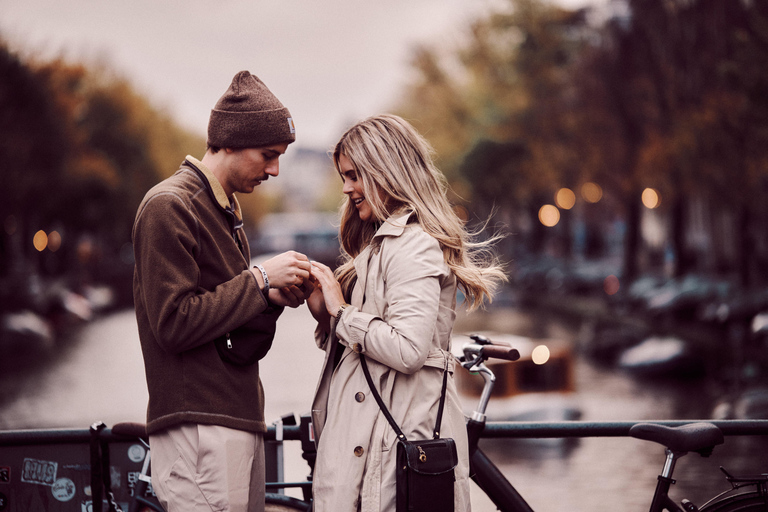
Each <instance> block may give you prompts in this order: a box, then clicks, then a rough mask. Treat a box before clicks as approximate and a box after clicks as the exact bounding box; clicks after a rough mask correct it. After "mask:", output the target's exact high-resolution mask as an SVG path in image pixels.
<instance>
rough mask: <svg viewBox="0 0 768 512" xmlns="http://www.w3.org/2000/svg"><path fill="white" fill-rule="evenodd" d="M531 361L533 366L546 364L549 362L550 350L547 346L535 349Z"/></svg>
mask: <svg viewBox="0 0 768 512" xmlns="http://www.w3.org/2000/svg"><path fill="white" fill-rule="evenodd" d="M531 360H532V361H533V364H544V363H546V362H547V361H549V349H548V348H547V347H546V345H539V346H538V347H536V348H534V349H533V352H532V353H531Z"/></svg>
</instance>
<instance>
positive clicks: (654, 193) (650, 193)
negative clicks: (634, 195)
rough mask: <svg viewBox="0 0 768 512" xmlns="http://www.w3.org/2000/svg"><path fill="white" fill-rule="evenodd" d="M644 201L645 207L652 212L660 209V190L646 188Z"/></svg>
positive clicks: (643, 196)
mask: <svg viewBox="0 0 768 512" xmlns="http://www.w3.org/2000/svg"><path fill="white" fill-rule="evenodd" d="M642 200H643V205H645V207H646V208H649V209H651V210H653V209H654V208H658V207H659V205H660V204H661V196H660V195H659V192H658V190H656V189H653V188H646V189H645V190H643V195H642Z"/></svg>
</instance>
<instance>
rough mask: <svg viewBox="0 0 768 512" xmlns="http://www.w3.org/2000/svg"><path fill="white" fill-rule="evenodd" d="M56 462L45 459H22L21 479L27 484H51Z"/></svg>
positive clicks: (54, 477)
mask: <svg viewBox="0 0 768 512" xmlns="http://www.w3.org/2000/svg"><path fill="white" fill-rule="evenodd" d="M57 467H58V463H56V462H50V461H47V460H37V459H24V466H23V467H22V469H21V481H22V482H26V483H28V484H40V485H53V483H54V482H55V481H56V469H57Z"/></svg>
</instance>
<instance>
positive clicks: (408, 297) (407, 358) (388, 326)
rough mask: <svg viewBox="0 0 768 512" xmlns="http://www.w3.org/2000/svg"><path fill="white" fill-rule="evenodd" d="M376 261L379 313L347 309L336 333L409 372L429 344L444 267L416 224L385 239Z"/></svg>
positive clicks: (434, 243)
mask: <svg viewBox="0 0 768 512" xmlns="http://www.w3.org/2000/svg"><path fill="white" fill-rule="evenodd" d="M380 263H381V276H380V278H381V279H382V280H383V286H381V285H380V286H379V287H380V288H381V289H382V290H384V299H385V302H386V308H385V311H384V312H383V315H382V316H376V315H372V314H369V313H365V312H362V311H359V310H357V309H356V308H347V311H345V312H344V315H343V316H342V318H341V321H340V322H339V324H338V325H337V327H336V334H337V336H338V337H339V338H340V339H341V340H342V341H343V342H345V343H346V344H348V345H349V346H351V347H352V348H353V350H355V351H359V352H363V353H365V354H366V355H368V356H369V357H371V358H373V359H375V360H376V361H379V362H380V363H383V364H386V365H387V366H389V367H390V368H393V369H395V370H397V371H399V372H402V373H406V374H410V373H414V372H416V371H417V370H419V369H420V368H421V367H422V366H423V365H424V363H425V361H426V360H427V356H428V354H429V352H430V350H431V348H432V339H433V337H434V331H435V324H436V321H437V316H438V312H439V308H440V291H441V282H442V280H443V279H444V277H445V276H446V275H447V274H448V272H449V270H448V268H447V266H446V264H445V262H444V260H443V253H442V251H441V250H440V245H439V244H438V242H437V240H435V239H434V238H432V237H431V236H430V235H428V234H426V233H425V232H424V231H422V230H421V229H418V228H412V229H406V230H405V232H404V233H403V234H402V235H401V236H399V237H390V238H385V239H384V241H383V242H382V246H381V259H380Z"/></svg>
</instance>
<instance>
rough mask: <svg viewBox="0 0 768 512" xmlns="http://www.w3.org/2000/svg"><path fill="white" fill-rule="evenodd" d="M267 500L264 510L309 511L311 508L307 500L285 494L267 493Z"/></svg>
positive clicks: (269, 511)
mask: <svg viewBox="0 0 768 512" xmlns="http://www.w3.org/2000/svg"><path fill="white" fill-rule="evenodd" d="M265 502H266V506H265V507H264V512H296V511H297V510H299V511H301V512H308V511H309V510H311V506H310V504H309V503H307V502H306V501H301V500H299V499H296V498H293V497H291V496H285V495H284V494H272V493H267V496H266V499H265Z"/></svg>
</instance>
